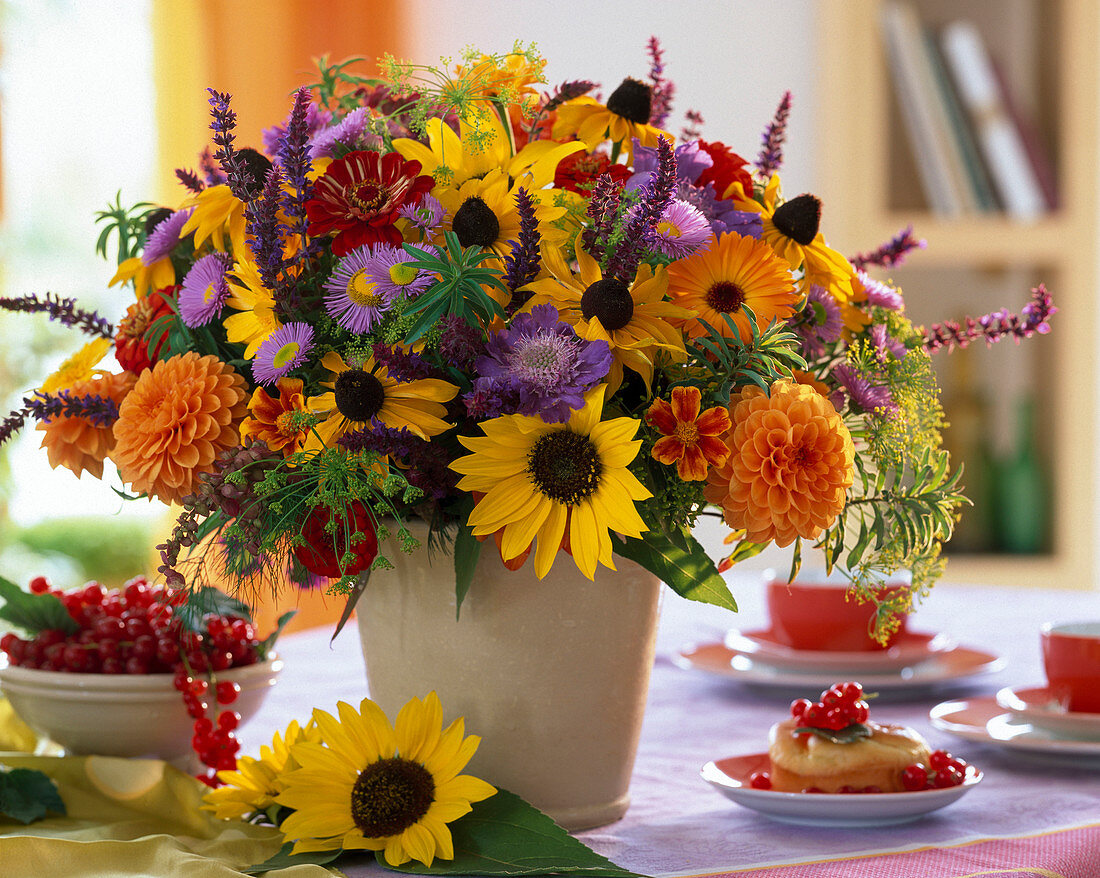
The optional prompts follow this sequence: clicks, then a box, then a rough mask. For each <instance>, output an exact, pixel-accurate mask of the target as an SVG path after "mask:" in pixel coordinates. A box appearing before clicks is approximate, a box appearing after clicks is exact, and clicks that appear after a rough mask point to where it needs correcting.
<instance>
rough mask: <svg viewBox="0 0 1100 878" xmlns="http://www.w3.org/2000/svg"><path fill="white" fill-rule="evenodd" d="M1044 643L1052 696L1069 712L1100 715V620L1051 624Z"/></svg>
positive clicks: (1043, 634)
mask: <svg viewBox="0 0 1100 878" xmlns="http://www.w3.org/2000/svg"><path fill="white" fill-rule="evenodd" d="M1040 640H1041V643H1042V647H1043V669H1044V670H1045V671H1046V675H1047V686H1048V688H1049V689H1050V691H1051V694H1052V695H1054V697H1055V698H1057V699H1058V700H1059V701H1060V702H1061V703H1062V704H1063V705H1064V706H1065V708H1066V709H1067V710H1071V711H1074V712H1075V713H1100V621H1098V622H1062V623H1057V624H1055V623H1052V622H1048V623H1047V624H1045V625H1044V626H1043V627H1042V629H1041V632H1040Z"/></svg>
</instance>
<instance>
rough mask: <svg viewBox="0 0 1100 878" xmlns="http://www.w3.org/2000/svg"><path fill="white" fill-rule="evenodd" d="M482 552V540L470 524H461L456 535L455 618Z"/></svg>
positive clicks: (468, 588)
mask: <svg viewBox="0 0 1100 878" xmlns="http://www.w3.org/2000/svg"><path fill="white" fill-rule="evenodd" d="M480 554H481V540H479V539H478V538H477V537H475V536H474V532H473V531H472V530H470V526H469V525H467V524H463V525H461V526H459V528H458V533H457V534H456V535H455V619H458V614H459V613H460V612H461V610H462V602H463V601H464V600H465V599H466V593H467V592H468V591H469V590H470V585H471V584H472V583H473V581H474V568H475V567H477V559H478V556H479V555H480Z"/></svg>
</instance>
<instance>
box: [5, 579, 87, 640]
mask: <svg viewBox="0 0 1100 878" xmlns="http://www.w3.org/2000/svg"><path fill="white" fill-rule="evenodd" d="M0 600H2V601H3V604H2V605H0V620H3V621H5V622H9V623H11V624H12V625H15V626H16V627H17V628H22V629H23V630H24V631H26V632H27V633H29V634H37V633H38V632H39V631H46V630H48V629H56V630H58V631H64V632H65V633H67V634H73V633H74V632H76V631H77V630H79V628H80V626H79V625H78V624H77V623H76V620H75V619H73V617H72V616H70V615H69V612H68V610H66V609H65V605H64V604H62V603H61V601H60V600H58V598H57V597H56V596H55V595H52V594H31V593H30V592H26V591H23V589H21V588H20V587H19V586H18V585H16V584H15V583H14V582H9V581H8V580H6V579H4V578H3V577H2V576H0Z"/></svg>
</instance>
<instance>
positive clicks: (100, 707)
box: [0, 657, 283, 770]
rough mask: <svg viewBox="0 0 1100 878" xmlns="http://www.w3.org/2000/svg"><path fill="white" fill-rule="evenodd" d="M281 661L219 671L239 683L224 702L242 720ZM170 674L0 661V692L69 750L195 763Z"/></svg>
mask: <svg viewBox="0 0 1100 878" xmlns="http://www.w3.org/2000/svg"><path fill="white" fill-rule="evenodd" d="M282 668H283V663H282V661H281V660H280V659H279V658H277V657H273V658H271V659H268V660H267V661H265V662H258V663H257V664H254V665H247V666H245V667H243V668H235V669H233V670H230V671H220V672H219V673H218V674H217V679H218V680H219V681H221V680H231V681H232V682H234V683H236V684H237V685H238V686H240V692H239V693H238V695H237V700H236V701H234V702H233V703H232V704H229V705H226V706H225V707H224V709H225V710H233V711H236V712H237V713H239V714H240V715H241V724H242V725H243V724H244V723H245V722H247V721H248V719H249V718H250V717H251V716H252V715H253V714H255V713H256V711H257V710H258V709H259V707H260V704H261V703H262V702H263V700H264V698H266V697H267V692H268V690H269V689H270V688H271V687H272V686H274V685H275V681H276V679H277V677H278V675H279V672H280V671H281V670H282ZM172 676H173V675H172V674H72V673H65V672H60V671H40V670H32V669H30V668H19V667H6V668H0V691H2V692H3V693H4V694H5V695H6V696H7V697H8V700H9V701H10V702H11V705H12V707H13V708H14V709H15V712H16V713H17V714H19V716H20V717H22V718H23V721H24V722H26V723H27V725H29V726H30V727H31V728H32V729H34V731H36V732H37V733H38V734H39V735H42V736H43V737H45V738H48V739H49V740H50V741H53V742H54V743H55V744H58V745H60V746H61V747H63V748H64V749H65V751H66V752H68V753H71V754H74V755H86V754H97V755H101V756H141V757H153V758H157V759H163V760H165V761H166V762H172V763H174V764H175V765H177V766H178V767H180V768H184V769H185V770H193V769H194V768H195V766H196V762H195V760H194V759H193V756H194V754H193V752H192V750H191V737H192V735H193V734H194V720H193V719H192V718H191V717H190V716H188V715H187V709H186V708H185V707H184V706H183V695H182V693H180V692H179V691H177V690H176V689H175V688H174V687H173V685H172ZM212 698H213V693H211V695H210V699H211V700H212Z"/></svg>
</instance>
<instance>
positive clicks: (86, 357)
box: [39, 338, 112, 393]
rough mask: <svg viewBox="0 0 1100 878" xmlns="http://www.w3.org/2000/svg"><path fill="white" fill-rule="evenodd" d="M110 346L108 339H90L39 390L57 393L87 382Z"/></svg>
mask: <svg viewBox="0 0 1100 878" xmlns="http://www.w3.org/2000/svg"><path fill="white" fill-rule="evenodd" d="M111 344H112V342H111V340H110V339H109V338H96V339H92V341H90V342H88V343H87V344H86V345H84V347H82V348H81V349H80V350H79V351H77V352H76V353H75V354H73V355H72V356H71V357H69V358H68V359H67V360H66V361H65V362H64V363H62V364H61V365H60V366H59V367H58V368H57V371H56V372H54V373H53V374H52V375H51V376H50V377H49V378H47V379H46V381H45V383H43V385H42V387H41V388H39V389H40V390H41V391H42V392H43V393H57V391H59V390H67V389H69V388H70V387H72V386H73V385H74V384H79V383H80V382H81V381H87V380H88V379H89V378H91V377H92V375H93V374H94V373H95V371H96V368H95V367H96V366H98V365H99V362H100V360H102V359H103V358H104V357H105V356H107V352H108V351H109V350H111Z"/></svg>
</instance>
